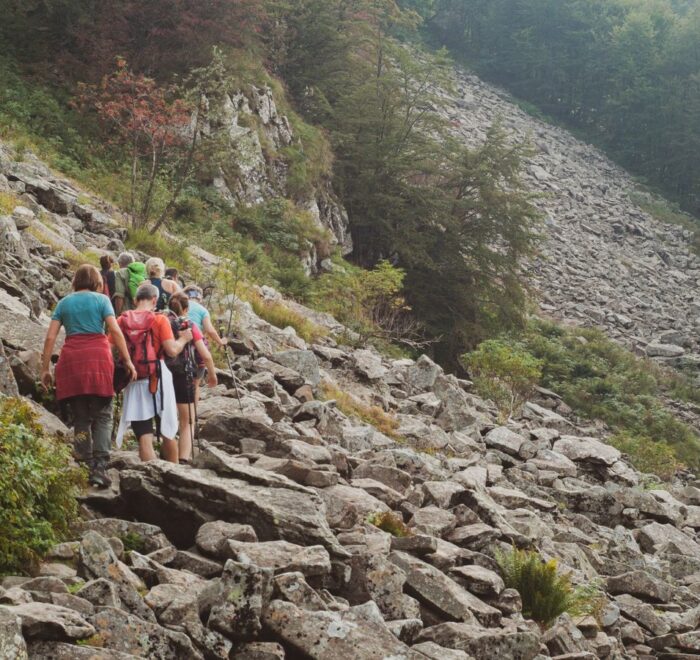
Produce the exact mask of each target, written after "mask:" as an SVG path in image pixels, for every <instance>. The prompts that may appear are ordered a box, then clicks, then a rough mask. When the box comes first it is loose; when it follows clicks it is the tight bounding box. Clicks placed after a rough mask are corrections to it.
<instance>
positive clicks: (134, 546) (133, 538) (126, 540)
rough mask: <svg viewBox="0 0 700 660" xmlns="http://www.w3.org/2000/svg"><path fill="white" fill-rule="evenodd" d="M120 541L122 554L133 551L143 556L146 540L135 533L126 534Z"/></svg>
mask: <svg viewBox="0 0 700 660" xmlns="http://www.w3.org/2000/svg"><path fill="white" fill-rule="evenodd" d="M121 541H122V543H123V544H124V552H131V551H132V550H134V551H136V552H138V553H141V554H143V553H144V552H145V551H146V540H145V539H144V538H143V536H141V535H140V534H137V533H136V532H127V533H126V534H124V536H122V537H121Z"/></svg>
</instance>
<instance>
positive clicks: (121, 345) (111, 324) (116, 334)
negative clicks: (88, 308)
mask: <svg viewBox="0 0 700 660" xmlns="http://www.w3.org/2000/svg"><path fill="white" fill-rule="evenodd" d="M105 324H106V325H107V332H109V336H110V337H111V338H112V343H113V344H114V345H115V346H116V347H117V350H118V351H119V355H121V358H122V361H123V362H124V365H125V366H126V368H127V369H128V370H129V373H130V374H131V380H136V367H135V366H134V363H133V362H132V361H131V356H130V355H129V349H128V348H127V346H126V339H124V335H123V334H122V329H121V328H120V327H119V324H118V323H117V319H115V318H114V317H113V316H108V317H107V318H106V319H105Z"/></svg>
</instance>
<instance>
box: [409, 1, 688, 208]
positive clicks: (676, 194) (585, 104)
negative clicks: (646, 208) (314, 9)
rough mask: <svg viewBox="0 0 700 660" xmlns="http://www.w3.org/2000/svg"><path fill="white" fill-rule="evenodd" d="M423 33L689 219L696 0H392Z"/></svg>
mask: <svg viewBox="0 0 700 660" xmlns="http://www.w3.org/2000/svg"><path fill="white" fill-rule="evenodd" d="M404 4H405V5H406V6H410V7H411V8H413V9H415V10H417V11H419V12H420V13H421V14H422V16H423V18H424V21H425V25H426V26H427V29H428V31H429V33H430V35H432V37H433V38H436V39H438V40H439V42H440V43H441V44H444V45H447V46H448V47H449V48H450V49H451V50H452V52H453V53H455V54H458V55H459V56H461V57H463V58H465V59H466V60H467V61H468V62H470V63H471V64H472V65H473V66H474V67H475V69H476V70H477V71H478V72H479V73H480V74H482V75H484V76H485V77H487V78H488V79H490V80H492V81H495V82H497V83H499V84H502V85H503V86H505V87H506V88H507V89H509V90H510V91H511V92H512V93H513V94H514V95H515V96H517V97H519V98H521V99H524V100H526V101H529V102H531V103H533V104H535V105H536V106H537V108H539V109H540V110H541V111H542V112H543V113H544V114H546V115H548V116H550V117H552V118H554V119H556V120H558V121H561V122H563V123H565V124H566V125H568V126H570V127H574V128H577V129H582V130H583V131H585V134H586V135H587V136H588V138H589V139H592V140H594V141H595V142H597V143H599V144H600V145H601V146H603V147H605V148H606V149H608V151H609V153H610V154H611V155H612V156H613V157H614V158H616V159H617V160H618V161H619V162H620V163H621V164H623V165H624V166H626V167H627V168H628V169H629V170H630V171H632V172H633V173H635V174H636V175H638V176H639V177H641V178H643V179H644V180H645V181H646V182H647V183H649V184H651V185H652V186H654V187H657V188H660V189H663V191H664V192H665V193H666V194H667V195H668V196H670V197H671V198H673V199H675V200H677V201H678V202H679V203H680V204H681V205H682V206H683V207H684V208H685V209H686V210H688V211H690V212H692V213H694V214H695V215H698V214H700V156H699V155H698V154H699V150H700V2H697V0H432V1H431V0H404Z"/></svg>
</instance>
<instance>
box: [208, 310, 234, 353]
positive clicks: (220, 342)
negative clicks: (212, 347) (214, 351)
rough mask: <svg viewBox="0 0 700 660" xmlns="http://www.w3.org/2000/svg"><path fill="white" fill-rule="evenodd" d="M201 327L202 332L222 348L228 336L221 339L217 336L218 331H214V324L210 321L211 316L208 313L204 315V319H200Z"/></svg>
mask: <svg viewBox="0 0 700 660" xmlns="http://www.w3.org/2000/svg"><path fill="white" fill-rule="evenodd" d="M202 327H203V328H204V334H205V335H206V336H207V337H209V339H211V340H212V341H213V342H214V343H215V344H216V345H217V346H220V347H221V348H223V347H224V346H226V344H227V343H228V337H227V338H225V339H222V338H221V337H220V336H219V333H218V332H217V331H216V328H215V327H214V324H213V323H212V322H211V316H209V315H208V314H207V315H206V316H205V317H204V321H202Z"/></svg>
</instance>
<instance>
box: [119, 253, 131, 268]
mask: <svg viewBox="0 0 700 660" xmlns="http://www.w3.org/2000/svg"><path fill="white" fill-rule="evenodd" d="M133 262H134V255H133V254H131V252H122V253H121V254H120V255H119V256H118V257H117V263H118V264H119V268H126V267H127V266H128V265H129V264H131V263H133Z"/></svg>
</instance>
